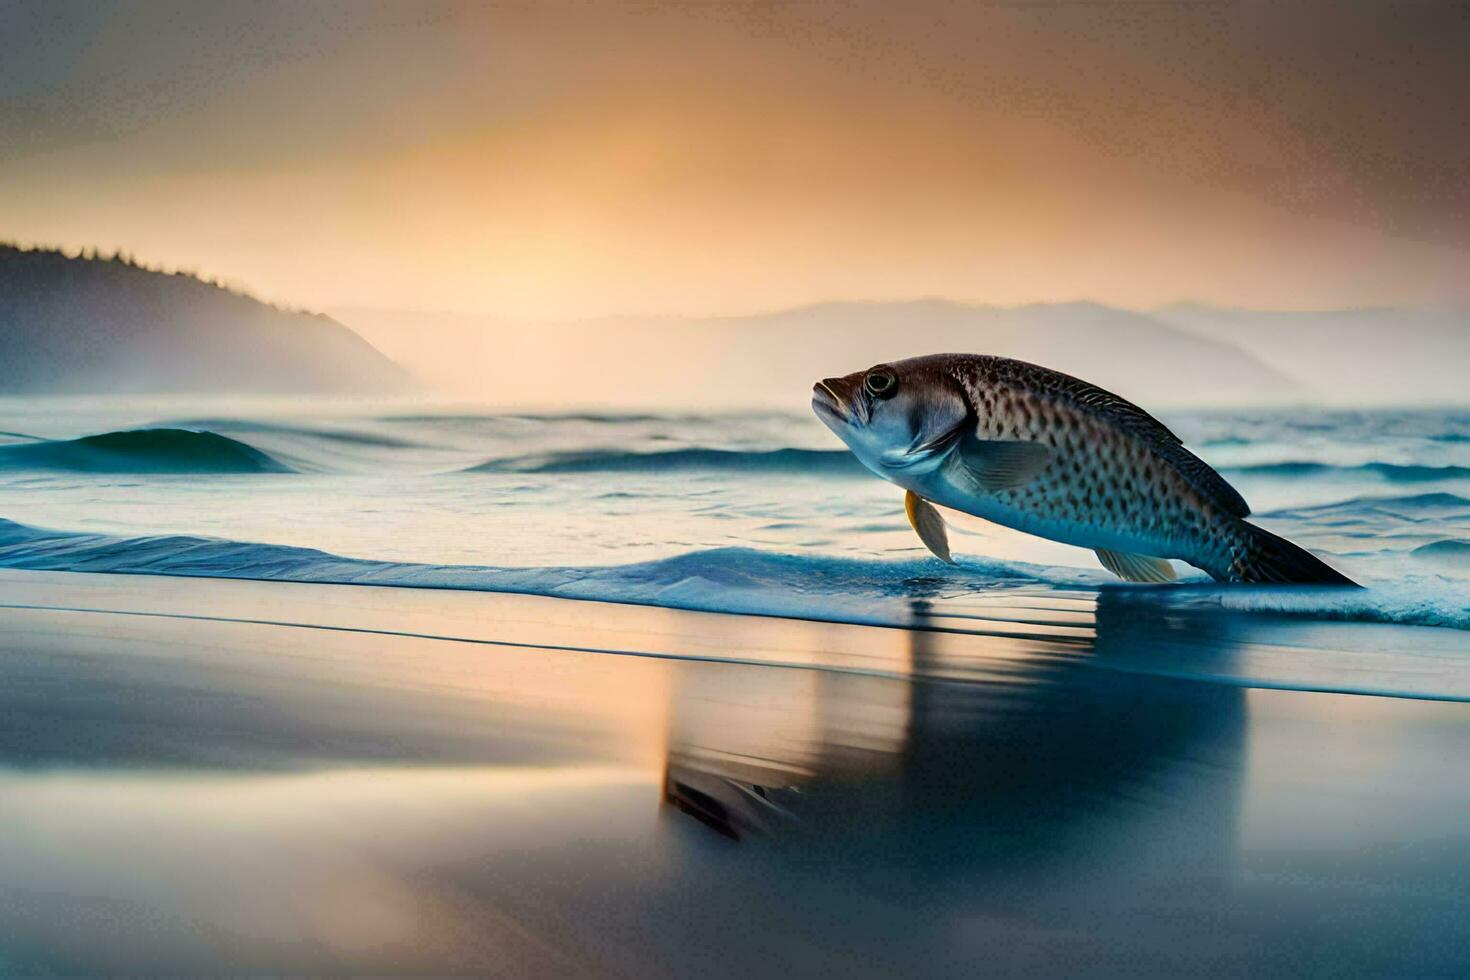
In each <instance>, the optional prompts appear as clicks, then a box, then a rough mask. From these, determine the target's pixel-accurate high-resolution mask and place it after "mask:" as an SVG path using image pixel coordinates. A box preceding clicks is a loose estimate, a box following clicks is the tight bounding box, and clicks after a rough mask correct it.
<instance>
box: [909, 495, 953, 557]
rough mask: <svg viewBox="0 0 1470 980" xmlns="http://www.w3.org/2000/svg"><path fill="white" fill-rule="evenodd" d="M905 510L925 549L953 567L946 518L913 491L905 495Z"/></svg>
mask: <svg viewBox="0 0 1470 980" xmlns="http://www.w3.org/2000/svg"><path fill="white" fill-rule="evenodd" d="M903 509H904V510H905V511H907V512H908V515H909V523H910V524H912V525H913V526H914V530H915V531H916V532H918V535H919V540H920V541H922V542H924V547H926V548H928V549H929V550H930V551H932V552H934V555H935V557H937V558H939V559H940V560H942V561H947V562H949V563H950V564H951V565H953V564H954V563H955V560H954V559H953V558H951V557H950V556H949V533H948V532H947V531H945V529H944V518H943V517H941V516H939V510H938V508H936V507H935V506H934V505H933V504H931V503H929V501H927V500H925V499H924V498H923V497H921V496H919V495H918V494H916V493H914V492H913V491H912V490H909V491H907V492H906V493H904V495H903Z"/></svg>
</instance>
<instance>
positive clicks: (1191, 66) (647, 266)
mask: <svg viewBox="0 0 1470 980" xmlns="http://www.w3.org/2000/svg"><path fill="white" fill-rule="evenodd" d="M1406 7H1408V8H1413V9H1405V8H1406ZM48 11H50V12H48ZM58 11H60V12H58ZM0 16H3V17H5V18H10V19H11V20H12V21H15V19H16V18H20V22H12V23H9V24H0V94H4V95H5V96H6V98H4V99H3V100H0V132H4V134H5V135H6V139H5V140H4V141H3V142H0V216H3V220H0V236H3V237H9V238H16V239H20V240H26V241H41V242H59V243H63V244H67V245H72V246H76V245H84V244H85V245H100V246H102V247H105V248H111V247H115V246H121V247H125V248H128V249H131V250H132V251H134V252H135V253H137V254H138V255H139V256H141V257H143V258H145V259H149V260H153V261H161V262H164V263H167V264H176V265H181V266H186V267H194V268H198V269H201V270H203V271H205V272H208V273H211V274H219V275H222V276H225V277H226V278H229V279H231V280H234V281H237V282H240V283H243V284H245V285H247V286H249V287H250V288H252V289H253V290H254V291H256V292H257V293H259V294H261V295H263V296H265V297H267V298H271V299H276V300H279V301H284V302H289V303H295V304H302V305H307V306H312V307H334V306H357V307H389V308H406V309H426V310H457V311H469V312H488V313H509V314H516V315H529V316H551V317H556V316H573V315H596V314H602V313H613V312H644V313H647V312H675V313H692V314H698V313H738V312H746V311H751V310H759V309H768V308H773V307H779V306H784V305H792V304H799V303H805V302H811V301H817V300H823V299H832V298H844V299H881V298H900V297H913V296H947V297H952V298H957V299H964V300H972V301H981V302H990V303H1000V304H1009V303H1023V302H1029V301H1034V300H1058V299H1075V298H1084V297H1085V298H1090V299H1096V300H1100V301H1103V302H1108V303H1114V304H1119V305H1128V306H1135V307H1136V306H1150V305H1155V304H1160V303H1166V302H1170V301H1174V300H1178V299H1194V300H1203V301H1210V302H1216V303H1222V304H1233V305H1244V306H1257V307H1289V308H1309V307H1324V306H1343V305H1359V304H1390V303H1406V304H1410V303H1463V302H1466V301H1467V300H1470V285H1467V283H1470V276H1467V275H1466V273H1467V272H1470V263H1467V259H1470V189H1467V188H1470V180H1467V177H1470V174H1467V166H1470V165H1467V160H1470V135H1467V125H1470V124H1467V119H1470V112H1467V111H1466V110H1467V108H1470V106H1467V104H1466V103H1467V101H1470V99H1467V95H1466V92H1467V91H1470V68H1467V66H1466V64H1465V62H1466V60H1467V59H1465V58H1464V57H1463V52H1464V50H1465V49H1466V48H1465V43H1464V42H1465V41H1466V40H1467V39H1470V26H1467V25H1470V19H1467V17H1466V15H1465V13H1464V9H1463V8H1461V7H1457V6H1455V5H1452V4H1443V5H1440V4H1435V3H1424V4H1418V5H1395V6H1393V7H1390V6H1388V5H1384V6H1383V7H1381V8H1380V7H1372V6H1368V5H1359V6H1355V7H1353V8H1351V9H1348V8H1343V7H1337V6H1331V5H1324V4H1318V3H1315V2H1302V3H1294V4H1272V3H1259V4H1241V5H1231V4H1221V5H1199V4H1187V5H1186V4H1178V5H1174V4H1166V3H1128V2H1124V3H1107V4H1091V5H1089V4H1057V3H1027V2H1013V3H1001V4H992V5H969V4H965V5H958V4H957V5H945V4H930V5H916V6H915V5H904V6H901V7H900V6H898V5H887V4H876V3H875V4H852V5H841V6H838V5H831V4H825V3H810V4H797V5H765V4H742V3H715V4H695V5H690V4H673V5H661V4H624V5H603V4H568V5H556V4H535V5H529V4H528V5H503V6H494V7H490V8H485V7H481V6H473V7H472V6H460V5H453V4H451V5H432V4H422V5H402V4H387V5H381V6H380V5H374V4H368V3H354V4H335V3H315V4H306V5H303V4H280V5H274V4H266V5H263V6H259V7H251V8H248V9H246V10H238V9H233V8H226V7H224V6H223V5H221V6H219V7H218V8H208V7H204V6H191V7H185V8H182V13H180V12H179V10H178V9H170V8H166V7H161V6H152V5H147V4H144V5H131V6H120V7H111V6H106V5H92V6H90V7H87V8H78V9H76V10H73V9H71V8H66V9H64V10H61V8H51V7H50V6H49V5H34V6H31V5H25V6H24V7H23V8H19V9H18V12H17V11H16V10H9V9H7V11H6V12H5V13H4V14H3V15H0ZM27 18H29V19H27Z"/></svg>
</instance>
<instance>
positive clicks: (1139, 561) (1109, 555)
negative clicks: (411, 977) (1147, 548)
mask: <svg viewBox="0 0 1470 980" xmlns="http://www.w3.org/2000/svg"><path fill="white" fill-rule="evenodd" d="M1097 560H1098V561H1100V562H1102V565H1103V568H1106V569H1107V570H1108V571H1110V572H1112V573H1113V574H1114V575H1116V576H1118V577H1119V578H1120V579H1122V580H1123V581H1125V582H1150V583H1153V584H1155V585H1159V584H1162V583H1164V582H1172V581H1174V579H1175V578H1176V576H1175V574H1174V566H1173V565H1171V564H1169V563H1168V562H1167V561H1165V560H1164V559H1162V558H1150V557H1149V556H1148V555H1130V554H1128V553H1127V552H1124V551H1108V550H1107V549H1106V548H1098V549H1097Z"/></svg>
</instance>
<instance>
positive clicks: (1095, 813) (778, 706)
mask: <svg viewBox="0 0 1470 980" xmlns="http://www.w3.org/2000/svg"><path fill="white" fill-rule="evenodd" d="M1119 591H1124V590H1119ZM912 611H913V626H914V628H913V629H912V631H911V632H909V633H908V634H907V638H908V656H909V669H910V672H911V675H912V679H911V680H894V679H885V678H876V677H867V676H861V675H854V674H841V673H833V672H809V671H767V672H765V673H764V674H763V676H762V677H761V678H760V684H759V686H750V685H745V686H735V685H731V684H729V683H728V681H727V679H722V678H721V677H719V676H718V675H714V674H711V673H709V672H688V673H684V674H681V675H680V677H679V680H678V684H677V687H676V689H675V691H674V695H673V696H674V704H673V706H672V709H671V730H670V740H669V750H668V765H667V770H666V774H665V781H664V794H665V801H666V803H668V804H669V805H670V806H671V807H673V808H675V809H677V810H680V811H682V812H684V813H686V814H689V815H691V816H693V817H694V818H696V819H698V820H699V821H701V822H702V823H704V824H705V825H707V826H709V827H711V828H713V829H714V830H715V831H716V832H718V833H720V834H722V835H724V836H727V837H732V838H736V839H741V840H747V841H750V842H752V843H754V844H755V845H756V846H760V847H776V848H796V849H799V850H800V851H801V853H802V855H803V860H806V861H820V862H824V863H828V864H832V865H840V866H842V869H843V870H844V871H845V872H847V873H854V874H857V875H859V876H866V877H869V878H874V879H879V880H885V881H886V883H887V884H888V885H894V884H896V883H897V882H896V881H894V880H888V879H897V880H898V882H901V883H903V884H904V885H906V886H913V885H915V884H916V883H920V882H921V883H922V885H923V888H924V889H926V890H927V889H934V888H936V887H942V886H943V885H944V884H946V883H948V884H957V883H962V882H971V883H974V882H976V881H979V880H981V878H980V876H982V875H983V876H985V877H984V879H983V880H984V881H985V883H986V884H987V886H988V887H994V886H995V884H996V878H997V876H999V877H1001V878H1003V877H1005V874H1004V873H1005V872H1006V871H1008V870H1009V871H1014V872H1016V873H1017V874H1019V873H1021V872H1024V873H1026V874H1027V875H1030V876H1033V879H1034V876H1035V875H1037V874H1039V873H1042V874H1044V873H1045V872H1046V871H1047V870H1048V869H1050V870H1051V871H1053V872H1056V873H1060V874H1065V875H1066V876H1068V878H1069V880H1070V882H1071V884H1072V886H1073V887H1076V886H1077V885H1078V882H1079V880H1081V881H1093V882H1094V883H1097V881H1098V879H1099V878H1100V877H1101V878H1108V879H1112V882H1111V884H1110V885H1109V886H1108V887H1111V888H1115V887H1117V882H1116V878H1117V877H1118V876H1119V875H1125V876H1135V877H1136V876H1148V875H1149V873H1150V869H1151V868H1157V869H1164V868H1167V869H1168V871H1169V873H1171V874H1173V875H1176V876H1177V875H1178V873H1179V871H1180V868H1181V864H1182V865H1184V866H1185V867H1186V868H1192V869H1194V870H1197V871H1198V872H1199V873H1200V874H1202V875H1204V876H1207V877H1208V876H1211V875H1216V876H1218V875H1223V874H1225V873H1227V871H1228V868H1229V866H1230V859H1231V856H1232V854H1233V847H1234V840H1235V836H1236V821H1237V813H1238V810H1239V807H1240V793H1241V788H1240V783H1239V781H1240V773H1241V771H1242V765H1241V758H1242V756H1243V752H1244V747H1245V730H1246V722H1247V717H1246V695H1245V692H1244V691H1243V690H1241V689H1239V688H1237V687H1231V686H1225V685H1214V684H1199V683H1189V682H1185V681H1179V680H1174V679H1171V678H1168V677H1160V676H1150V675H1140V674H1137V673H1133V672H1131V671H1117V670H1111V669H1105V668H1107V667H1108V666H1109V665H1110V664H1111V663H1112V662H1113V661H1115V660H1117V659H1119V658H1123V659H1126V658H1127V657H1128V656H1129V655H1130V651H1129V650H1128V649H1127V645H1128V644H1129V643H1131V642H1132V639H1133V637H1135V636H1136V635H1138V633H1139V632H1140V631H1145V632H1146V631H1147V630H1148V629H1149V624H1147V623H1144V622H1141V621H1140V620H1141V619H1144V618H1147V617H1149V616H1151V615H1152V616H1155V617H1159V616H1163V615H1165V613H1164V612H1163V611H1161V610H1159V609H1158V608H1157V607H1149V606H1147V605H1140V604H1137V603H1134V602H1133V601H1131V600H1130V599H1129V598H1128V597H1127V596H1126V595H1120V594H1118V592H1115V591H1113V590H1104V591H1102V592H1101V593H1099V594H1098V595H1097V597H1096V605H1095V609H1094V611H1093V615H1092V624H1091V625H1092V627H1093V631H1094V638H1093V639H1092V640H1091V641H1090V642H1088V643H1086V644H1082V645H1077V644H1072V645H1065V644H1063V645H1058V644H1055V643H1045V642H1037V641H1035V640H1033V639H1017V638H1015V637H1009V636H985V637H976V636H973V635H968V636H966V635H954V634H949V633H944V632H938V631H935V630H933V629H931V628H928V627H930V626H932V625H933V623H934V615H933V610H932V607H931V606H930V604H929V603H928V602H927V601H924V600H916V601H915V602H914V603H913V605H912ZM1028 614H1029V615H1032V616H1037V615H1038V612H1037V610H1035V609H1031V610H1029V611H1028ZM1153 625H1154V627H1158V625H1159V624H1157V623H1155V624H1153ZM1120 645H1121V646H1120ZM1219 655H1220V656H1222V657H1225V656H1228V651H1225V650H1223V649H1222V650H1221V651H1220V653H1219ZM981 658H983V659H984V661H985V662H986V664H987V665H988V667H989V670H988V671H987V672H986V673H985V674H983V675H976V674H975V671H974V670H973V668H974V666H975V664H974V663H972V661H974V660H977V659H981ZM997 662H999V663H1002V664H1004V665H1005V666H1006V668H1007V669H1005V670H1004V671H1003V672H997V671H996V670H995V669H994V668H995V664H996V663H997ZM1100 668H1104V669H1100ZM956 678H959V679H956ZM964 678H970V679H964ZM1125 856H1126V857H1125ZM1079 875H1080V879H1079V877H1078V876H1079Z"/></svg>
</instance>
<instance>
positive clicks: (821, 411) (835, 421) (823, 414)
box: [812, 378, 853, 426]
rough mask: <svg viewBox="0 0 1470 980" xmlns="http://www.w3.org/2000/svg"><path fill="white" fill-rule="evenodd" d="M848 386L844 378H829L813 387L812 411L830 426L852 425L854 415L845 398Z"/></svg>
mask: <svg viewBox="0 0 1470 980" xmlns="http://www.w3.org/2000/svg"><path fill="white" fill-rule="evenodd" d="M847 387H848V386H847V384H846V382H845V381H844V380H843V379H842V378H827V379H826V380H824V381H818V382H817V383H816V384H814V385H812V411H813V412H816V413H817V418H819V419H821V420H822V421H823V422H825V423H827V425H829V426H837V425H851V424H852V423H853V416H852V413H851V412H849V411H848V410H847V401H846V399H845V398H844V397H843V393H844V391H845V390H846V389H847Z"/></svg>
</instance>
